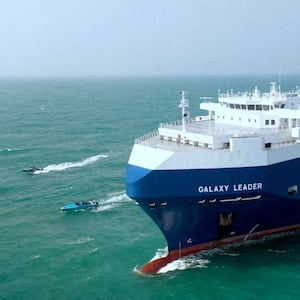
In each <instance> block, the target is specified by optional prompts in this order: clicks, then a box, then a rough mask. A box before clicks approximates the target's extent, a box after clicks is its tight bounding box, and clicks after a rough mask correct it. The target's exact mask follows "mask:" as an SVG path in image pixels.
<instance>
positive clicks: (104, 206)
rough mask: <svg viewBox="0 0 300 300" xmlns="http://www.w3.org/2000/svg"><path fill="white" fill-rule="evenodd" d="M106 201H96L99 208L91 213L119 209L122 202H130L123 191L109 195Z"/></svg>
mask: <svg viewBox="0 0 300 300" xmlns="http://www.w3.org/2000/svg"><path fill="white" fill-rule="evenodd" d="M107 196H108V198H106V199H97V200H96V201H98V203H99V206H98V207H97V208H96V209H94V210H93V212H102V211H107V210H112V209H114V208H116V207H119V206H120V205H121V204H122V203H123V202H124V201H131V200H130V198H129V197H128V196H127V195H126V194H125V191H121V192H115V193H110V194H108V195H107Z"/></svg>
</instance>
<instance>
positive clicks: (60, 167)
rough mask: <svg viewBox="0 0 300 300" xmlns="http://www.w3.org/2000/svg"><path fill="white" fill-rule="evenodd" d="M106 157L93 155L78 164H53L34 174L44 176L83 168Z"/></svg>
mask: <svg viewBox="0 0 300 300" xmlns="http://www.w3.org/2000/svg"><path fill="white" fill-rule="evenodd" d="M106 157H108V155H105V154H99V155H95V156H91V157H89V158H86V159H84V160H81V161H78V162H64V163H60V164H53V165H49V166H47V167H45V168H43V170H37V171H34V172H33V173H34V174H45V173H49V172H59V171H64V170H67V169H70V168H80V167H84V166H87V165H90V164H93V163H95V162H97V161H98V160H100V159H102V158H106Z"/></svg>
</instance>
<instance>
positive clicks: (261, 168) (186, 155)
mask: <svg viewBox="0 0 300 300" xmlns="http://www.w3.org/2000/svg"><path fill="white" fill-rule="evenodd" d="M179 108H180V112H181V118H179V119H180V120H179V121H176V122H172V123H164V124H160V125H159V128H158V130H157V131H155V132H151V133H148V134H146V135H145V136H142V137H140V138H137V139H136V140H135V143H134V146H133V148H132V151H131V154H130V157H129V161H128V165H127V169H126V176H125V177H126V178H125V180H126V193H127V195H128V196H129V197H130V198H132V199H133V200H135V201H136V203H137V204H138V205H139V206H140V207H141V208H142V210H143V211H144V212H145V213H146V214H147V215H148V216H149V217H150V218H151V219H152V220H153V221H154V223H155V224H156V225H157V226H158V227H159V229H160V231H161V232H162V234H163V236H164V237H165V239H166V242H167V246H168V254H167V255H166V256H165V257H160V258H157V259H153V260H152V261H149V262H148V263H146V264H145V265H144V266H143V267H142V268H141V270H140V271H141V272H143V273H149V274H155V273H157V272H158V271H159V270H160V269H161V268H162V267H164V266H166V265H167V264H168V263H170V262H172V261H174V260H176V259H179V258H181V257H184V256H187V255H190V254H193V253H197V252H199V251H202V250H207V249H212V248H217V247H221V246H224V245H228V244H233V243H236V242H243V241H246V240H250V239H257V238H260V237H263V236H267V235H271V234H276V233H281V232H288V231H294V230H297V229H299V228H300V90H299V88H298V87H297V88H295V90H293V91H290V92H282V91H281V88H280V85H278V84H276V83H275V82H272V83H271V86H270V91H268V92H264V93H263V92H261V91H260V90H259V89H258V88H257V87H255V88H254V90H253V91H252V92H237V93H235V92H233V91H232V90H231V91H228V92H227V93H223V94H221V93H220V92H218V98H217V99H212V98H208V97H203V98H200V112H202V113H199V116H197V117H193V118H192V117H191V116H190V112H189V101H188V99H187V93H186V92H181V97H180V99H179Z"/></svg>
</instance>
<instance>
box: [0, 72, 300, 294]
mask: <svg viewBox="0 0 300 300" xmlns="http://www.w3.org/2000/svg"><path fill="white" fill-rule="evenodd" d="M274 80H275V81H276V78H274V77H272V76H267V77H240V78H234V77H204V76H202V77H184V78H180V77H160V78H159V77H156V78H145V77H142V78H112V77H111V78H73V79H71V78H69V79H67V78H52V79H28V78H27V79H22V78H7V79H1V80H0V128H1V131H0V299H299V296H300V271H299V269H300V239H299V237H300V235H299V234H298V233H294V234H289V235H286V234H283V235H281V236H279V237H276V238H273V237H272V238H267V239H264V240H261V241H247V242H246V243H244V244H238V245H235V246H227V247H224V248H221V249H216V250H211V251H205V252H203V253H200V254H197V255H192V256H189V257H186V258H182V259H179V260H177V261H175V262H173V263H171V264H169V265H167V266H166V267H164V268H163V269H161V270H160V272H159V274H158V275H156V276H145V275H141V274H140V273H139V272H138V270H139V267H141V266H142V265H143V264H144V263H146V262H147V261H149V260H150V259H152V258H154V257H157V256H161V255H165V254H166V251H167V250H166V242H165V240H164V239H163V237H162V235H161V233H160V231H159V230H158V229H157V227H156V226H155V225H154V224H153V222H152V221H151V220H150V219H149V218H148V217H147V216H146V215H145V214H144V213H143V212H142V211H141V209H140V208H139V207H138V206H137V205H136V204H135V202H134V201H132V200H130V199H129V198H128V197H127V196H126V193H125V185H124V174H125V169H126V164H127V161H128V158H129V155H130V151H131V147H132V145H133V142H134V139H135V138H137V137H139V136H141V135H143V134H145V133H147V132H150V131H152V130H155V129H156V128H157V127H158V124H159V123H160V122H168V121H172V120H177V119H180V109H179V108H178V107H177V105H178V103H179V99H180V95H179V93H180V91H181V90H187V91H188V98H189V100H190V110H191V115H192V116H196V115H198V114H199V97H200V96H212V97H216V96H217V92H218V89H221V90H222V91H224V92H226V91H227V90H229V89H231V88H234V89H236V90H239V89H240V90H249V89H253V88H254V86H255V85H258V87H259V88H261V89H262V90H263V91H268V88H269V82H270V81H274ZM299 83H300V77H299V76H289V77H287V78H283V79H282V82H281V85H282V90H284V89H290V88H293V87H295V86H296V85H299ZM31 166H36V167H41V168H43V170H41V171H37V172H35V173H34V174H30V173H25V172H22V169H23V168H28V167H31ZM92 199H93V200H97V201H99V203H100V205H99V207H98V208H97V209H95V210H89V211H78V212H73V213H65V212H61V211H60V207H62V206H63V205H65V204H68V203H73V202H77V201H81V200H85V201H86V200H92ZM249 217H251V216H249Z"/></svg>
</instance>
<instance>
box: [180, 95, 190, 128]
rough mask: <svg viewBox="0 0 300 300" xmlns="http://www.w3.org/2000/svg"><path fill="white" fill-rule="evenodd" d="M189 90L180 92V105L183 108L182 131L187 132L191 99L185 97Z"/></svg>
mask: <svg viewBox="0 0 300 300" xmlns="http://www.w3.org/2000/svg"><path fill="white" fill-rule="evenodd" d="M186 93H187V92H185V91H182V92H180V95H181V99H180V103H179V105H178V107H180V108H181V118H182V133H185V131H186V128H185V125H186V124H187V123H188V120H189V117H190V113H189V110H188V108H189V100H187V99H186V98H185V95H186Z"/></svg>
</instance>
